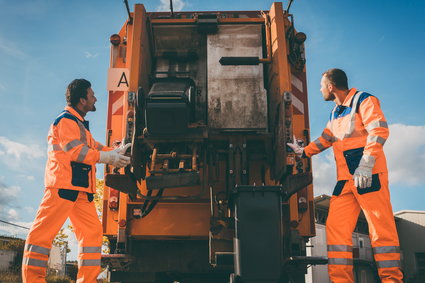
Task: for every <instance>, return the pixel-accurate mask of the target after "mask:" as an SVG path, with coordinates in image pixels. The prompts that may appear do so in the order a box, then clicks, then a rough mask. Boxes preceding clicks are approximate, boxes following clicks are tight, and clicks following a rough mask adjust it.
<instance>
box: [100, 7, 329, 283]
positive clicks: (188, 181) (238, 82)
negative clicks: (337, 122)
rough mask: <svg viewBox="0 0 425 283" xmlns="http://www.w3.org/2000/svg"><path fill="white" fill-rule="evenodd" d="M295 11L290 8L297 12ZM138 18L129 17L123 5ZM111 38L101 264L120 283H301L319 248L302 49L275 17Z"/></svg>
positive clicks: (125, 30) (128, 25) (289, 18)
mask: <svg viewBox="0 0 425 283" xmlns="http://www.w3.org/2000/svg"><path fill="white" fill-rule="evenodd" d="M291 2H292V1H291ZM127 8H128V6H127ZM128 14H129V18H128V20H127V21H126V22H125V23H124V25H123V27H122V29H121V30H120V31H119V32H117V33H116V34H113V35H112V36H111V56H110V58H111V59H110V60H111V61H110V69H109V71H108V72H109V73H108V111H107V144H108V145H109V146H113V145H117V144H119V142H120V141H121V138H122V137H123V136H124V137H125V140H124V142H126V143H127V142H131V143H132V147H131V152H130V153H129V154H130V155H131V160H132V161H131V165H129V166H127V167H126V168H124V169H118V168H113V167H112V166H106V168H105V184H106V185H105V191H104V200H103V214H102V218H103V232H104V235H105V236H107V238H108V239H109V242H110V254H108V255H104V256H103V262H104V264H105V265H107V266H108V270H109V279H110V281H112V282H157V283H159V282H181V283H184V282H197V283H199V282H246V283H249V282H256V283H260V282H261V283H265V282H270V283H272V282H304V277H305V273H306V271H307V266H308V265H310V264H318V263H323V261H324V260H323V259H320V258H311V257H307V256H306V242H307V241H308V239H309V238H310V237H312V236H314V235H315V221H314V203H313V188H312V172H311V163H310V160H309V159H298V158H296V156H295V154H294V153H293V152H292V151H291V150H290V149H289V148H288V147H287V145H286V143H287V142H293V137H294V136H296V137H300V140H298V142H303V143H308V142H309V117H308V101H307V86H306V67H305V63H306V60H305V52H304V41H305V40H306V35H305V34H304V33H302V32H297V31H296V30H295V27H294V18H293V15H292V14H290V13H289V11H288V9H286V10H285V9H283V7H282V3H279V2H277V3H273V4H272V6H271V7H270V10H269V11H221V12H202V11H201V12H173V11H171V12H170V13H168V12H146V10H145V8H144V6H143V5H142V4H136V5H135V6H134V11H133V12H130V10H129V9H128Z"/></svg>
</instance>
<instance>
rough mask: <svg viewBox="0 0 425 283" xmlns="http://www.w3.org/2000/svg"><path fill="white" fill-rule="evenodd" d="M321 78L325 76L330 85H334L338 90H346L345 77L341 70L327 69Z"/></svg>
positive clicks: (346, 80)
mask: <svg viewBox="0 0 425 283" xmlns="http://www.w3.org/2000/svg"><path fill="white" fill-rule="evenodd" d="M322 76H326V78H327V79H328V80H329V81H330V82H331V84H333V85H335V86H336V87H337V88H338V89H341V90H346V89H348V79H347V75H346V74H345V72H344V71H343V70H341V69H337V68H333V69H329V70H327V71H326V72H324V73H323V74H322Z"/></svg>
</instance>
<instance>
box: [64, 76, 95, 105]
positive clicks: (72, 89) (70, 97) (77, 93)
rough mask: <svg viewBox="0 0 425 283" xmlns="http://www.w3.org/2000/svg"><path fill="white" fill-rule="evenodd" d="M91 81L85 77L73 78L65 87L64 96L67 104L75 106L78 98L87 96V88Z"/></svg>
mask: <svg viewBox="0 0 425 283" xmlns="http://www.w3.org/2000/svg"><path fill="white" fill-rule="evenodd" d="M90 87H91V83H90V82H89V81H88V80H85V79H75V80H73V81H72V82H71V83H70V84H69V85H68V87H67V89H66V93H65V97H66V102H67V103H68V106H77V104H78V102H80V98H87V89H89V88H90Z"/></svg>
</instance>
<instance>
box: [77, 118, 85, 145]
mask: <svg viewBox="0 0 425 283" xmlns="http://www.w3.org/2000/svg"><path fill="white" fill-rule="evenodd" d="M77 124H78V127H79V128H80V140H81V141H82V142H83V143H85V144H87V136H86V128H85V127H84V125H83V123H81V122H80V121H79V120H78V122H77Z"/></svg>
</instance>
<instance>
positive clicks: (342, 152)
mask: <svg viewBox="0 0 425 283" xmlns="http://www.w3.org/2000/svg"><path fill="white" fill-rule="evenodd" d="M320 84H321V89H320V91H321V92H322V94H323V97H324V99H325V100H326V101H334V102H335V103H336V106H335V107H334V109H333V110H332V113H331V115H330V119H329V122H328V123H327V125H326V128H325V129H324V131H323V133H322V135H321V137H319V138H318V139H316V140H315V141H313V142H311V143H310V144H309V145H307V146H306V147H305V148H303V147H301V146H300V145H299V144H298V142H297V141H296V138H295V137H294V140H295V141H294V143H288V146H290V147H291V148H292V149H293V150H294V152H295V153H296V154H297V155H298V156H306V157H311V156H312V155H315V154H318V153H320V152H322V151H324V150H325V149H327V148H328V147H330V146H332V147H333V150H334V155H335V160H336V165H337V176H338V182H337V184H336V186H335V189H334V191H333V195H332V198H331V201H330V207H329V215H328V219H327V222H326V238H327V245H328V258H329V262H328V271H329V277H330V279H331V282H341V283H342V282H344V283H347V282H354V276H353V254H352V251H353V243H352V233H353V231H354V229H355V226H356V223H357V218H358V216H359V213H360V210H362V211H363V213H364V215H365V216H366V220H367V222H368V224H369V236H370V239H371V243H372V247H373V252H374V257H375V263H376V267H377V269H378V273H379V276H380V278H381V281H382V282H388V283H389V282H391V283H396V282H403V274H402V272H401V268H400V247H399V241H398V235H397V230H396V226H395V221H394V216H393V211H392V207H391V202H390V192H389V189H388V170H387V165H386V160H385V155H384V151H383V145H384V143H385V141H386V140H387V138H388V135H389V131H388V124H387V121H386V119H385V117H384V114H383V113H382V110H381V108H380V105H379V100H378V99H377V98H376V97H375V96H373V95H370V94H368V93H366V92H362V91H358V90H356V89H355V88H352V89H348V80H347V76H346V74H345V72H344V71H342V70H340V69H330V70H328V71H326V72H325V73H323V76H322V80H321V83H320Z"/></svg>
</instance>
